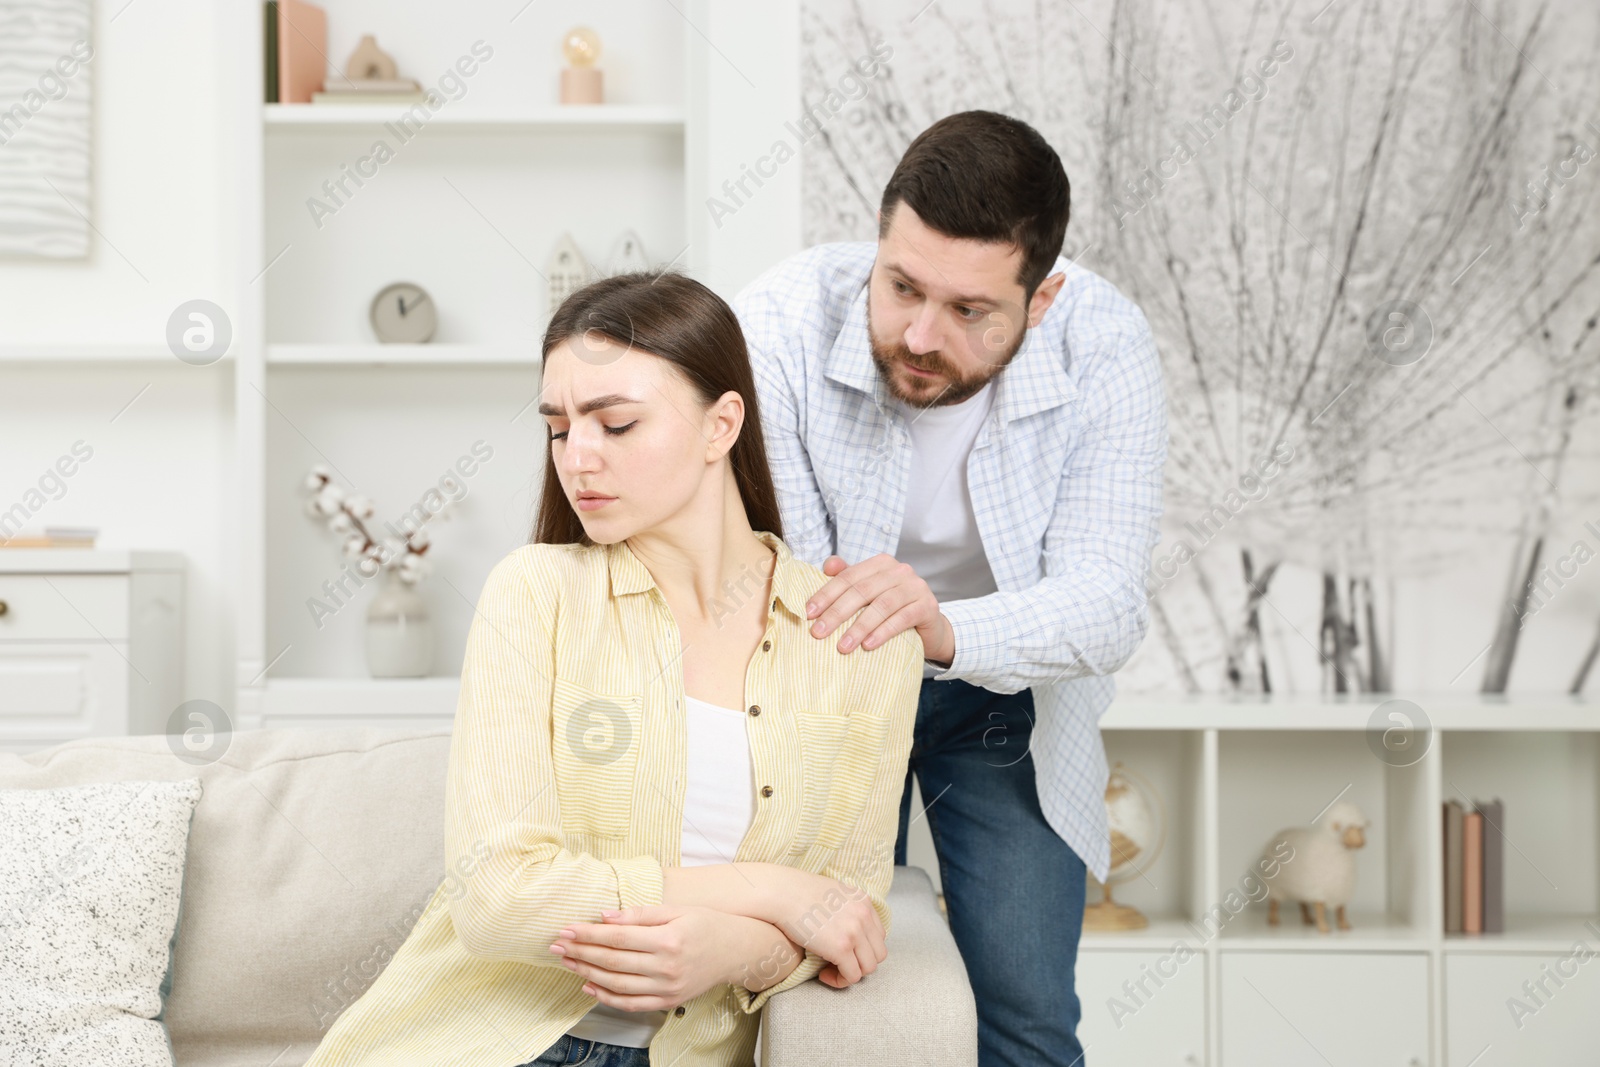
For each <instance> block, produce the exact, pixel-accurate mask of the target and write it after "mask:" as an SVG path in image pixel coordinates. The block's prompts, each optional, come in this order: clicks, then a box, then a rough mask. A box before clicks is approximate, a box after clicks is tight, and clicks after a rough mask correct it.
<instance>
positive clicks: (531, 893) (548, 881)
mask: <svg viewBox="0 0 1600 1067" xmlns="http://www.w3.org/2000/svg"><path fill="white" fill-rule="evenodd" d="M550 548H551V546H547V545H528V546H525V547H523V548H521V549H519V550H517V551H515V552H513V553H511V554H510V555H508V556H506V557H505V558H504V559H502V560H501V561H500V562H499V563H498V564H496V565H495V567H494V569H493V570H491V571H490V573H489V577H488V579H487V580H486V581H485V583H484V587H483V592H482V594H481V596H480V597H479V600H478V606H477V611H476V613H475V614H474V616H473V620H472V626H471V629H470V630H469V632H468V636H467V647H466V655H465V659H464V661H463V663H462V668H461V696H460V700H459V702H458V703H457V705H456V715H455V726H454V733H453V735H452V737H451V741H450V762H449V768H448V771H447V778H446V787H445V862H446V868H447V870H449V871H452V872H456V874H457V875H459V885H458V886H457V887H456V888H457V891H456V892H455V893H453V894H452V895H451V898H450V904H449V907H450V917H451V921H452V923H453V924H454V927H455V932H456V936H457V938H458V939H459V940H460V942H461V945H462V947H463V948H465V949H466V951H467V952H469V953H471V954H472V955H474V956H480V957H483V958H486V959H494V960H511V961H516V962H519V963H527V964H535V965H543V966H549V967H560V966H561V960H562V957H560V956H556V955H554V954H552V953H551V952H550V950H549V946H550V943H551V942H552V941H554V940H555V939H556V935H557V934H558V933H559V931H560V930H561V929H562V927H564V926H566V925H568V924H569V923H573V922H599V921H601V917H600V912H601V910H602V909H606V908H625V907H634V906H639V905H648V904H660V903H661V901H662V874H661V863H660V862H659V860H658V859H657V858H656V857H654V856H650V855H643V856H634V857H627V858H622V859H613V860H602V859H598V858H596V857H595V856H593V855H591V854H589V853H587V852H582V853H574V852H572V851H570V850H569V849H568V848H566V846H565V844H564V838H563V835H562V831H561V807H560V803H561V802H560V798H559V796H558V794H557V790H556V786H555V772H554V761H553V758H552V754H551V748H550V746H551V740H550V739H551V697H552V689H553V686H552V677H553V672H554V664H555V658H556V657H555V646H554V642H553V636H554V635H553V633H552V625H553V620H554V619H555V617H556V616H555V594H556V589H557V588H558V586H559V582H560V572H559V561H558V560H557V559H556V558H555V556H554V555H553V554H552V553H550V552H549V551H548V550H549V549H550Z"/></svg>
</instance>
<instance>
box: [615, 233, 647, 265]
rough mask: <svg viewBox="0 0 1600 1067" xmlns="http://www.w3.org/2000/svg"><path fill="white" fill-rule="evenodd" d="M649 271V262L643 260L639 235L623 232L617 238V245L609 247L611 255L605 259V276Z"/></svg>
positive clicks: (645, 259) (642, 247) (643, 255)
mask: <svg viewBox="0 0 1600 1067" xmlns="http://www.w3.org/2000/svg"><path fill="white" fill-rule="evenodd" d="M649 269H650V261H649V260H648V259H647V258H645V254H644V244H643V242H641V241H640V240H639V235H638V234H636V233H634V232H633V231H632V230H624V231H623V232H622V236H620V237H618V238H617V243H616V244H614V245H612V246H611V254H610V255H609V256H607V257H606V274H607V275H612V274H627V273H628V272H629V271H638V270H649Z"/></svg>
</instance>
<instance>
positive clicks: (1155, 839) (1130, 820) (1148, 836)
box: [1106, 763, 1162, 885]
mask: <svg viewBox="0 0 1600 1067" xmlns="http://www.w3.org/2000/svg"><path fill="white" fill-rule="evenodd" d="M1158 810H1160V802H1159V801H1158V800H1156V799H1155V797H1154V791H1153V790H1152V789H1151V788H1150V784H1149V783H1148V782H1146V781H1145V780H1144V779H1143V778H1142V777H1140V776H1138V775H1135V774H1133V773H1132V772H1130V771H1128V769H1127V768H1125V767H1123V765H1122V764H1120V763H1118V764H1117V765H1116V766H1115V767H1113V768H1112V769H1111V775H1110V777H1109V778H1108V779H1107V780H1106V822H1107V824H1108V829H1109V831H1110V833H1111V873H1110V877H1109V878H1107V879H1106V880H1107V881H1108V882H1110V883H1112V884H1113V885H1115V884H1118V883H1121V882H1126V881H1128V880H1130V879H1132V878H1136V877H1138V875H1139V874H1140V873H1142V872H1143V871H1146V870H1148V869H1149V867H1150V864H1152V863H1154V862H1155V859H1156V855H1157V853H1158V852H1159V850H1160V847H1161V837H1162V834H1161V830H1162V827H1161V826H1160V824H1159V823H1158V822H1157V819H1156V814H1155V813H1156V812H1157V811H1158Z"/></svg>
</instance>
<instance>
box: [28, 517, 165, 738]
mask: <svg viewBox="0 0 1600 1067" xmlns="http://www.w3.org/2000/svg"><path fill="white" fill-rule="evenodd" d="M183 586H184V575H183V557H182V556H181V555H179V554H177V553H172V552H120V551H109V550H108V551H101V550H93V549H67V548H59V549H56V548H40V549H12V550H8V551H6V552H3V553H0V747H5V748H10V749H17V750H24V751H25V750H28V749H35V748H44V747H47V746H50V745H54V744H59V743H60V742H62V741H71V740H74V739H76V738H80V737H95V736H108V735H111V736H115V735H121V734H143V733H163V732H165V731H166V724H167V719H168V717H169V716H170V715H171V714H172V712H173V710H174V709H176V708H177V707H178V705H179V704H180V703H181V700H182V690H183V628H184V624H183V603H184V588H183Z"/></svg>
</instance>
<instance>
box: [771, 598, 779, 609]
mask: <svg viewBox="0 0 1600 1067" xmlns="http://www.w3.org/2000/svg"><path fill="white" fill-rule="evenodd" d="M772 610H773V611H777V610H778V602H777V601H776V600H774V601H773V602H772Z"/></svg>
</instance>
